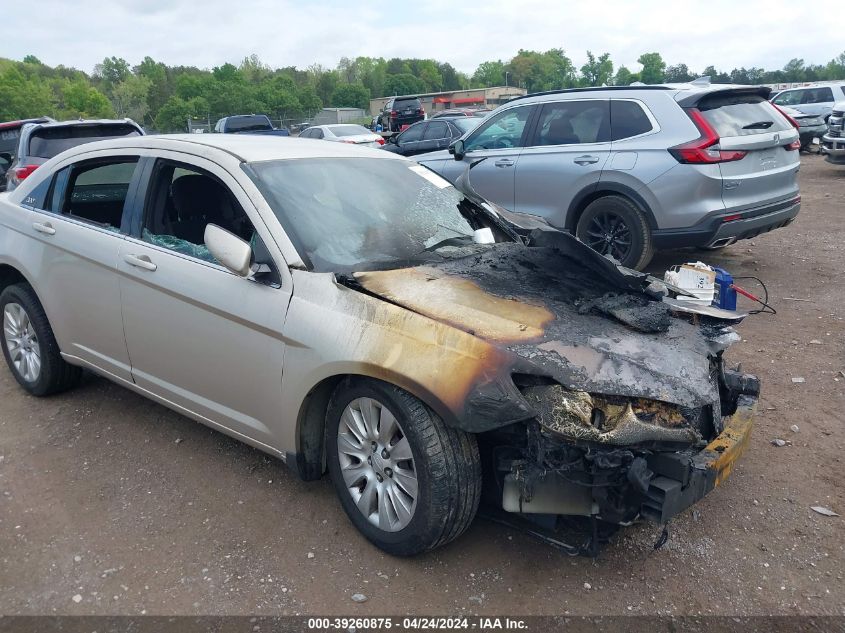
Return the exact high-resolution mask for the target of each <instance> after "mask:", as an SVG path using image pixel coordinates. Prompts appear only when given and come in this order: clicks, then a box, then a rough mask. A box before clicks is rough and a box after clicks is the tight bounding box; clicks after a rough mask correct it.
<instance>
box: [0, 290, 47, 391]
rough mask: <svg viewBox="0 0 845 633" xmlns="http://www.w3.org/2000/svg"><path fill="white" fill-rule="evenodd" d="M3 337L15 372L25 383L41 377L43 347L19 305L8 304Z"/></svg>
mask: <svg viewBox="0 0 845 633" xmlns="http://www.w3.org/2000/svg"><path fill="white" fill-rule="evenodd" d="M3 336H4V337H5V340H6V349H8V350H9V358H10V359H11V361H12V365H13V366H14V368H15V371H17V372H18V375H20V376H21V377H22V378H23V379H24V380H25V381H27V382H35V381H37V380H38V377H39V376H40V375H41V346H40V345H39V343H38V336H37V335H36V334H35V329H34V328H33V325H32V322H31V321H30V320H29V315H28V314H27V313H26V310H24V309H23V307H22V306H21V305H20V304H19V303H7V304H6V308H5V309H4V310H3Z"/></svg>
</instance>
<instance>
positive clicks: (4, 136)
mask: <svg viewBox="0 0 845 633" xmlns="http://www.w3.org/2000/svg"><path fill="white" fill-rule="evenodd" d="M52 120H53V119H51V118H50V117H47V116H44V117H40V118H37V119H22V120H20V121H5V122H3V123H0V191H6V172H7V171H8V170H9V167H11V166H12V163H13V162H15V156H16V155H17V153H18V144H19V143H20V138H21V128H22V127H23V126H24V125H26V124H27V123H47V122H48V121H52Z"/></svg>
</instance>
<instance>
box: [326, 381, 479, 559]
mask: <svg viewBox="0 0 845 633" xmlns="http://www.w3.org/2000/svg"><path fill="white" fill-rule="evenodd" d="M326 442H327V456H328V466H329V472H330V474H331V478H332V482H333V483H334V486H335V489H336V491H337V494H338V496H339V498H340V502H341V505H342V506H343V509H344V510H345V512H346V514H347V515H348V516H349V518H350V519H351V521H352V523H353V524H354V525H355V527H357V528H358V530H359V531H360V532H361V533H363V534H364V536H366V537H367V539H369V540H370V541H371V542H372V543H373V544H375V545H376V546H377V547H379V548H381V549H382V550H384V551H386V552H388V553H390V554H394V555H398V556H411V555H414V554H419V553H421V552H425V551H427V550H431V549H434V548H436V547H439V546H441V545H444V544H446V543H448V542H449V541H452V540H453V539H455V538H457V537H458V536H460V535H461V534H462V533H463V532H464V531H465V530H466V529H467V527H469V525H470V523H471V522H472V520H473V518H474V517H475V513H476V511H477V509H478V501H479V498H480V495H481V461H480V458H479V454H478V445H477V444H476V441H475V437H474V436H472V435H469V434H467V433H463V432H461V431H458V430H455V429H452V428H450V427H448V426H446V425H445V424H444V423H443V421H442V420H441V419H440V418H439V417H438V416H437V415H436V414H435V413H434V412H433V411H431V410H430V409H429V408H428V407H426V406H425V405H424V404H423V403H422V402H420V401H419V400H418V399H417V398H415V397H414V396H412V395H410V394H409V393H407V392H405V391H403V390H401V389H399V388H397V387H394V386H393V385H390V384H387V383H383V382H380V381H376V380H369V379H350V380H347V381H344V382H343V383H342V384H341V385H340V386H339V387H338V389H337V390H336V391H335V394H334V396H333V397H332V401H331V403H330V405H329V411H328V415H327V436H326Z"/></svg>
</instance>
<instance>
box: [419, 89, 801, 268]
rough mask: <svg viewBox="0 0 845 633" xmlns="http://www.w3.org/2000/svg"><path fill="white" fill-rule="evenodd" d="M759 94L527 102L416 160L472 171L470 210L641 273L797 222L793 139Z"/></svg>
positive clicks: (705, 92) (630, 92) (653, 92)
mask: <svg viewBox="0 0 845 633" xmlns="http://www.w3.org/2000/svg"><path fill="white" fill-rule="evenodd" d="M768 93H769V90H768V88H762V87H755V86H733V85H715V84H714V85H710V83H709V82H702V81H699V82H696V83H693V84H683V85H665V86H630V87H627V86H626V87H614V88H607V87H605V88H584V89H574V90H563V91H555V92H550V93H544V94H537V95H528V96H526V97H518V98H516V99H512V100H511V101H509V102H508V103H507V104H504V105H502V106H500V107H499V108H498V109H496V110H495V111H494V112H493V113H491V114H490V115H489V116H488V117H487V118H485V119H484V120H483V121H482V123H481V124H480V125H479V126H478V127H477V128H476V129H475V130H473V131H472V132H471V133H469V134H468V135H467V136H466V137H464V138H463V139H459V140H458V141H456V142H455V143H453V146H452V147H451V148H450V150H449V151H448V152H447V151H440V152H434V153H432V154H423V155H421V156H418V157H417V160H418V161H419V162H420V163H422V164H424V165H426V166H428V167H429V168H431V169H433V170H434V171H436V172H437V173H439V174H441V175H442V176H444V177H446V178H447V179H448V180H450V181H452V182H454V181H455V180H456V178H457V177H458V176H459V175H461V174H462V173H463V172H464V170H465V168H466V166H467V165H468V164H469V163H475V165H474V167H473V168H472V171H471V172H470V182H471V185H472V187H474V188H475V189H476V190H477V191H478V192H479V193H480V195H482V196H483V197H485V198H487V199H489V200H492V201H493V202H495V203H497V204H499V205H501V206H502V207H504V208H506V209H509V210H511V211H516V212H519V213H524V214H531V215H534V216H539V217H541V218H543V219H545V220H546V221H547V222H549V223H550V224H551V225H552V226H555V227H557V228H560V229H563V230H566V231H570V232H573V233H575V234H576V235H577V236H578V237H579V238H580V239H581V240H582V241H584V242H585V243H587V244H589V245H590V246H592V247H593V248H596V249H597V250H598V251H599V252H601V253H602V254H606V255H611V256H612V257H614V258H615V259H617V260H618V261H620V262H621V263H622V264H624V265H625V266H628V267H631V268H636V269H642V268H643V267H645V266H646V264H648V262H649V260H650V259H651V257H652V254H653V252H654V251H655V250H661V249H668V248H678V247H683V246H698V247H707V248H717V247H723V246H727V245H728V244H731V243H733V242H735V241H737V240H741V239H746V238H750V237H754V236H756V235H759V234H760V233H763V232H766V231H770V230H772V229H775V228H778V227H782V226H786V225H788V224H789V223H790V222H792V220H793V219H795V216H796V215H798V211H799V209H800V200H801V199H800V196H799V193H798V182H797V173H798V167H799V164H800V159H799V156H798V152H797V151H796V150H798V148H799V141H798V131H797V130H796V129H795V128H794V127H793V126H792V125H791V124H790V122H789V121H788V120H787V118H786V117H785V116H784V115H782V114H781V113H780V112H778V111H777V110H776V109H775V107H773V106H772V104H770V103H769V102H768V101H766V97H767V96H768ZM480 159H484V160H482V161H481V162H479V160H480Z"/></svg>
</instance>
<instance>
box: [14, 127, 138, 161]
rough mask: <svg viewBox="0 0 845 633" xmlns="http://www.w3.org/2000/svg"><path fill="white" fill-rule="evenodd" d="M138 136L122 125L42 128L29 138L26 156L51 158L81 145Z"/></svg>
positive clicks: (136, 132)
mask: <svg viewBox="0 0 845 633" xmlns="http://www.w3.org/2000/svg"><path fill="white" fill-rule="evenodd" d="M140 135H141V133H140V132H139V131H138V128H136V127H135V126H134V125H127V124H123V123H105V124H91V125H68V126H64V127H44V128H39V129H37V130H34V131H33V132H32V135H31V136H30V137H29V152H28V154H29V155H30V156H35V157H38V158H53V156H56V155H57V154H61V153H62V152H63V151H65V150H66V149H70V148H71V147H76V146H77V145H82V144H83V143H93V142H94V141H102V140H105V139H109V138H121V137H124V136H140Z"/></svg>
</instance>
